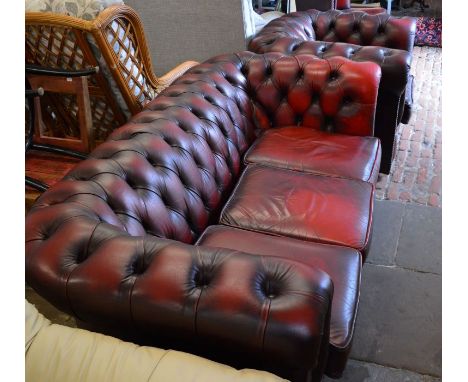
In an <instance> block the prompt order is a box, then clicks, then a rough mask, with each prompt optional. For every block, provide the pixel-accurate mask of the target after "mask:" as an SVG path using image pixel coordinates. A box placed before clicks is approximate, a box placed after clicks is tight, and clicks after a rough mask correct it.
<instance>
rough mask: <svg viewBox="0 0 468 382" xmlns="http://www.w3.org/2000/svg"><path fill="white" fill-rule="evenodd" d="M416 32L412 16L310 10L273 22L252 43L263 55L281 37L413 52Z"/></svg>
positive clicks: (251, 45) (250, 47) (252, 47)
mask: <svg viewBox="0 0 468 382" xmlns="http://www.w3.org/2000/svg"><path fill="white" fill-rule="evenodd" d="M415 33H416V21H415V19H414V18H412V17H391V16H389V15H388V14H375V15H373V14H368V13H367V12H360V11H353V12H341V11H337V10H331V11H326V12H321V11H318V10H316V9H309V10H307V11H303V12H294V13H290V14H288V15H285V16H283V17H280V18H279V19H276V20H273V21H272V22H270V23H269V24H268V25H267V26H266V27H265V28H263V29H262V30H261V31H260V32H259V33H258V34H257V36H256V37H255V38H254V39H253V40H252V41H251V42H250V44H249V49H250V50H252V51H254V52H260V50H261V47H262V46H263V45H265V44H271V43H273V42H274V41H275V40H277V39H279V38H281V37H292V38H297V39H301V40H304V41H313V40H316V41H325V42H346V43H350V44H356V45H363V46H366V45H374V46H383V47H387V48H393V49H402V50H406V51H408V52H411V51H412V50H413V44H414V36H415Z"/></svg>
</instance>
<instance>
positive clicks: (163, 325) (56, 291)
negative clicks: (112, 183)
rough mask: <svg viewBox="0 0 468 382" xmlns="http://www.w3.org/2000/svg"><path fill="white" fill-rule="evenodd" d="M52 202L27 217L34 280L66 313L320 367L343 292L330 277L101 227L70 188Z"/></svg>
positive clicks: (272, 260) (140, 331) (291, 264)
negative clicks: (337, 296) (335, 297)
mask: <svg viewBox="0 0 468 382" xmlns="http://www.w3.org/2000/svg"><path fill="white" fill-rule="evenodd" d="M47 194H49V195H50V194H52V197H50V198H49V199H47ZM45 195H46V198H45V199H43V200H46V201H47V203H46V204H49V202H50V201H51V200H52V199H53V200H55V202H56V204H53V205H48V206H45V205H44V203H42V205H41V203H39V205H38V206H37V207H36V208H35V209H34V210H33V211H32V212H31V213H30V215H29V216H28V218H27V222H26V236H27V237H26V280H27V282H28V284H29V285H31V286H32V287H33V288H34V289H35V290H36V291H37V292H38V293H39V294H41V295H42V296H43V297H45V298H46V299H48V300H49V301H50V302H52V303H53V304H54V305H55V306H57V307H58V308H59V309H61V310H63V311H66V312H68V313H70V314H73V315H74V316H75V317H77V318H78V319H79V320H80V321H83V322H85V323H91V324H93V325H96V327H100V326H113V327H118V328H119V330H120V333H125V332H135V333H138V334H139V335H142V336H144V337H145V338H154V339H155V342H157V338H158V337H159V336H163V337H165V338H169V339H174V340H175V343H177V340H179V341H182V342H185V341H187V342H188V343H190V342H192V343H194V342H196V343H197V344H198V345H197V346H198V347H203V345H202V344H205V343H210V344H211V345H210V346H214V348H215V349H217V350H218V352H220V353H223V349H224V348H226V347H227V348H229V349H232V348H233V349H236V350H237V351H239V352H241V353H243V354H251V355H252V356H253V357H257V358H259V359H260V360H261V362H263V361H268V362H269V363H275V362H276V363H281V365H284V366H286V367H288V368H293V369H294V368H304V367H307V368H312V369H313V368H317V367H318V365H317V363H319V362H321V361H320V355H323V353H324V352H325V353H326V351H325V350H324V349H323V347H324V346H327V344H328V336H329V333H328V330H329V313H330V306H331V300H332V294H333V285H332V282H331V280H330V278H329V276H328V275H327V274H325V273H324V272H322V271H320V270H317V269H312V268H309V267H307V266H305V265H303V264H299V263H295V262H291V261H286V260H284V261H283V260H280V259H277V258H268V257H261V256H254V255H249V254H245V253H240V252H235V251H230V250H225V249H218V248H210V247H195V246H191V245H187V244H182V243H178V242H174V241H171V240H167V239H159V238H155V237H152V236H149V235H148V236H146V237H132V236H130V235H128V234H127V233H125V232H124V231H123V230H122V229H120V228H119V227H117V226H114V225H111V224H109V223H104V222H102V221H100V220H97V219H96V217H97V215H98V214H99V215H102V211H99V209H98V208H97V211H93V210H91V209H86V208H84V207H83V205H82V203H76V202H74V201H71V200H70V201H63V199H62V198H63V197H64V195H61V190H60V187H58V188H57V189H56V192H55V193H54V190H52V193H50V192H49V193H46V194H45ZM65 199H67V198H66V197H65ZM59 201H61V202H59ZM213 344H215V345H213Z"/></svg>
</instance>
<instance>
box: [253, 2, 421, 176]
mask: <svg viewBox="0 0 468 382" xmlns="http://www.w3.org/2000/svg"><path fill="white" fill-rule="evenodd" d="M415 30H416V23H415V20H414V19H413V18H410V17H404V18H393V17H390V16H388V15H382V16H369V15H367V16H366V14H365V13H364V12H354V11H353V12H352V13H349V12H348V13H347V14H345V13H343V12H338V11H332V12H318V11H315V10H309V11H307V12H296V13H292V14H289V15H286V16H283V17H281V18H279V19H276V20H274V21H273V22H271V23H269V24H268V25H267V26H266V27H265V28H263V29H262V30H261V31H260V32H259V33H258V34H257V36H256V37H255V38H254V39H252V41H251V42H250V44H249V49H250V50H252V51H254V52H257V53H266V52H279V53H286V54H292V55H303V54H309V55H314V56H317V57H321V58H330V57H335V56H340V57H346V58H349V59H351V60H353V61H359V62H363V61H372V62H375V63H377V64H379V65H380V66H381V68H382V81H381V83H380V90H379V97H378V102H377V112H376V117H375V118H376V120H375V136H376V137H378V138H379V139H380V140H381V142H382V166H381V172H383V173H387V174H388V173H389V172H390V168H391V164H392V159H393V155H394V142H395V133H396V128H397V127H398V124H399V123H400V122H401V121H402V119H403V117H404V116H405V119H404V120H403V121H407V120H409V116H410V110H411V104H408V103H406V104H405V98H406V99H411V96H406V93H405V92H406V90H407V84H408V81H409V76H410V75H409V71H410V64H411V53H410V52H411V50H412V46H413V41H414V34H415ZM314 40H324V41H314ZM327 41H329V42H327ZM330 41H345V42H347V43H348V42H352V43H355V44H356V43H357V44H360V45H380V46H359V45H352V44H347V43H340V42H330ZM389 47H390V48H399V49H389ZM400 49H405V50H400Z"/></svg>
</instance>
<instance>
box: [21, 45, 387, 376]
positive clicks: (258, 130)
mask: <svg viewBox="0 0 468 382" xmlns="http://www.w3.org/2000/svg"><path fill="white" fill-rule="evenodd" d="M379 78H380V69H379V67H378V66H377V65H376V64H372V63H356V62H350V61H348V60H346V59H344V58H341V57H337V58H333V59H331V60H320V59H318V58H314V57H311V56H297V57H290V56H284V55H282V54H279V53H269V54H266V55H257V54H255V53H251V52H242V53H238V54H231V55H224V56H219V57H216V58H213V59H211V60H209V61H207V62H205V63H204V64H201V65H199V66H196V67H194V68H192V69H191V70H190V71H189V72H188V73H187V74H186V75H184V76H182V77H181V78H179V79H178V80H177V81H176V83H175V84H173V85H172V86H170V87H169V88H167V89H166V90H165V91H163V92H162V93H161V94H160V95H159V96H158V97H157V98H156V99H155V100H153V101H152V102H150V103H149V104H148V105H147V106H146V107H145V109H144V110H143V111H142V112H141V113H139V114H137V115H136V116H134V117H133V118H132V119H131V120H130V121H129V122H128V123H127V124H126V125H124V126H122V127H121V128H119V129H118V130H116V131H114V133H113V134H112V135H111V136H110V137H109V138H108V139H107V141H106V142H105V143H103V144H102V145H100V146H99V147H98V148H96V149H95V150H94V151H93V152H92V153H91V154H90V158H89V159H87V160H85V161H83V162H81V163H80V164H79V165H78V166H77V167H75V168H74V169H73V170H72V171H71V172H70V173H68V174H67V176H66V177H65V178H64V179H63V180H62V181H60V182H59V183H57V184H56V185H55V186H54V187H52V188H51V189H50V190H48V191H47V192H45V193H44V194H43V195H42V196H41V197H40V198H39V200H38V201H37V202H36V204H35V206H34V207H33V208H32V209H31V211H30V213H29V214H28V216H27V219H26V280H27V282H28V284H29V285H31V286H32V287H33V288H34V289H35V290H36V291H37V292H38V293H39V294H41V295H42V296H43V297H45V298H46V299H47V300H49V301H50V302H52V303H53V304H54V305H55V306H57V307H58V308H59V309H62V310H64V311H67V312H69V313H70V314H73V315H74V316H75V317H77V319H78V320H80V322H81V323H83V324H84V325H88V327H93V326H94V327H96V328H99V330H101V328H104V329H103V330H111V329H112V331H113V334H114V335H118V336H120V337H125V336H129V337H130V338H132V339H133V338H136V339H135V341H137V340H138V342H140V341H144V342H146V343H157V344H160V341H162V340H164V341H166V340H167V342H166V346H171V347H175V348H180V349H185V350H187V347H189V351H191V352H194V353H198V354H203V353H204V352H208V353H210V356H216V357H221V358H224V359H223V361H224V362H232V361H233V359H234V361H238V362H239V363H241V364H243V365H244V367H247V366H250V367H260V368H263V369H267V370H272V371H274V372H276V373H278V374H279V375H282V376H285V377H287V378H291V379H294V380H306V378H309V379H310V378H311V379H312V380H313V381H319V380H320V378H321V376H322V373H323V369H324V366H325V362H326V357H327V348H328V343H329V324H330V310H331V301H332V294H333V284H332V281H333V280H331V279H330V277H329V276H328V275H327V274H325V273H324V272H323V271H321V270H320V269H319V268H313V267H311V266H310V265H307V264H305V263H302V262H301V263H300V264H299V263H294V262H286V260H280V259H270V258H266V257H259V256H253V255H249V254H243V253H237V252H232V251H227V250H223V249H218V248H212V247H206V246H199V247H194V246H192V245H188V244H187V243H193V242H194V241H195V240H196V239H197V238H198V237H199V236H200V235H201V234H202V233H203V231H204V230H205V228H206V227H207V226H208V225H209V224H213V223H214V224H216V223H218V222H219V215H220V212H221V209H222V208H223V206H224V205H225V203H226V200H227V199H228V198H229V197H230V195H231V194H232V190H233V188H234V186H235V185H236V182H237V181H238V180H239V176H240V174H241V172H242V170H243V162H242V159H243V155H244V154H245V152H246V151H247V149H248V148H249V147H250V146H251V145H252V143H253V142H254V141H255V139H256V138H257V136H259V135H261V134H262V133H263V132H264V131H266V130H268V129H270V128H271V127H273V126H274V127H280V126H281V124H283V123H284V124H287V125H291V119H293V120H294V122H295V124H297V125H298V127H299V128H300V127H301V126H302V127H307V128H310V129H322V130H327V131H342V132H350V133H352V132H358V133H359V134H367V133H370V132H371V131H372V124H373V115H374V113H375V101H376V93H377V88H378V86H377V85H378V81H379ZM317 84H319V86H318V85H317ZM350 84H353V85H352V86H351V85H350ZM308 94H312V96H307V95H308ZM304 95H306V97H305V98H304ZM277 171H286V170H277ZM302 176H303V177H304V178H306V177H307V178H310V179H309V181H310V182H311V181H312V179H314V178H315V177H316V176H315V175H312V174H303V175H302ZM319 178H323V177H319ZM327 179H330V181H327V182H326V183H327V184H329V185H330V186H331V187H330V188H329V189H327V192H328V193H329V194H328V196H326V195H324V194H323V195H322V197H323V200H324V201H325V202H327V203H328V200H329V201H330V202H332V201H334V200H335V192H337V191H338V192H341V191H340V188H342V189H348V188H349V189H352V190H354V191H356V193H357V194H356V195H358V194H359V193H358V192H357V189H358V188H357V187H356V186H355V185H354V183H359V184H360V183H363V184H366V185H367V186H368V187H371V188H372V186H371V184H369V183H365V182H357V181H353V180H344V179H336V178H327ZM319 183H320V182H319ZM345 183H349V184H347V185H345ZM324 190H325V189H324V187H322V191H324ZM354 191H353V192H354ZM269 192H270V191H269V190H267V191H266V192H265V195H268V193H269ZM353 192H349V193H350V196H349V197H350V199H349V201H348V203H347V204H345V203H344V200H342V203H341V205H342V206H343V208H346V213H345V210H343V215H346V216H350V217H349V219H351V216H356V217H358V219H360V220H359V221H356V222H353V224H358V225H360V226H363V225H364V224H365V221H364V220H362V215H364V214H366V213H367V211H369V206H362V205H360V204H359V203H357V204H356V203H355V200H354V199H355V198H354V196H353ZM312 195H315V194H314V193H312ZM359 195H361V194H359ZM325 204H326V203H325ZM317 206H318V205H317ZM318 207H319V206H318ZM361 208H362V210H361ZM348 209H349V213H348V211H347V210H348ZM369 212H370V211H369ZM338 218H339V220H340V221H341V220H342V216H336V219H338ZM329 221H330V219H329ZM367 223H369V227H370V220H369V221H368V222H367ZM339 224H341V223H339ZM339 224H338V225H339ZM325 233H326V235H327V236H326V237H324V241H327V240H328V241H330V240H329V239H330V237H331V238H332V239H333V238H334V237H335V236H336V235H335V236H334V235H330V234H329V233H328V232H325ZM351 236H352V235H351ZM351 236H350V235H346V237H345V239H346V238H350V237H351ZM356 237H357V235H356ZM171 239H172V240H171ZM173 240H175V241H173ZM348 241H349V242H351V241H352V240H348ZM178 242H179V243H178ZM339 251H341V250H339ZM337 258H338V257H337ZM343 261H345V260H343ZM331 264H332V263H331ZM345 268H347V266H346V265H343V269H345ZM349 269H350V272H354V274H353V275H349V277H350V278H351V277H356V274H355V273H356V270H352V269H351V268H349ZM240 275H241V276H240ZM349 293H355V290H354V289H353V290H351V288H350V291H349ZM226 328H230V330H226ZM233 355H234V357H232V356H233ZM330 373H331V372H330Z"/></svg>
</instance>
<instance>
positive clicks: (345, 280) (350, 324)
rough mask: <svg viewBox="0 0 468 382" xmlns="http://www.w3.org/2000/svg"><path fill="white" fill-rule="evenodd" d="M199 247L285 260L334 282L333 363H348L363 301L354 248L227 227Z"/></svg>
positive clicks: (210, 233) (214, 230)
mask: <svg viewBox="0 0 468 382" xmlns="http://www.w3.org/2000/svg"><path fill="white" fill-rule="evenodd" d="M197 245H204V246H213V247H220V248H228V249H234V250H238V251H243V252H248V253H252V254H258V255H268V256H275V257H283V258H287V259H291V260H294V261H298V262H302V263H304V264H307V265H310V266H312V267H316V268H319V269H321V270H322V271H324V272H326V273H327V274H328V275H329V276H330V278H331V279H332V281H333V286H334V292H333V302H332V311H331V322H330V345H331V346H330V354H329V363H330V362H332V363H333V364H334V365H343V366H342V367H343V368H344V365H345V364H346V358H347V354H348V353H349V351H350V349H351V340H352V337H353V330H354V323H355V320H356V313H357V308H358V302H359V284H360V278H361V256H360V254H359V252H358V251H356V250H353V249H351V248H345V247H339V246H335V245H326V244H317V243H310V242H306V241H302V240H297V239H291V238H287V237H280V236H270V235H265V234H261V233H257V232H251V231H245V230H241V229H237V228H232V227H226V226H221V225H218V226H211V227H208V228H207V229H206V230H205V232H204V233H203V234H202V236H201V237H200V238H199V240H198V242H197Z"/></svg>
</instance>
